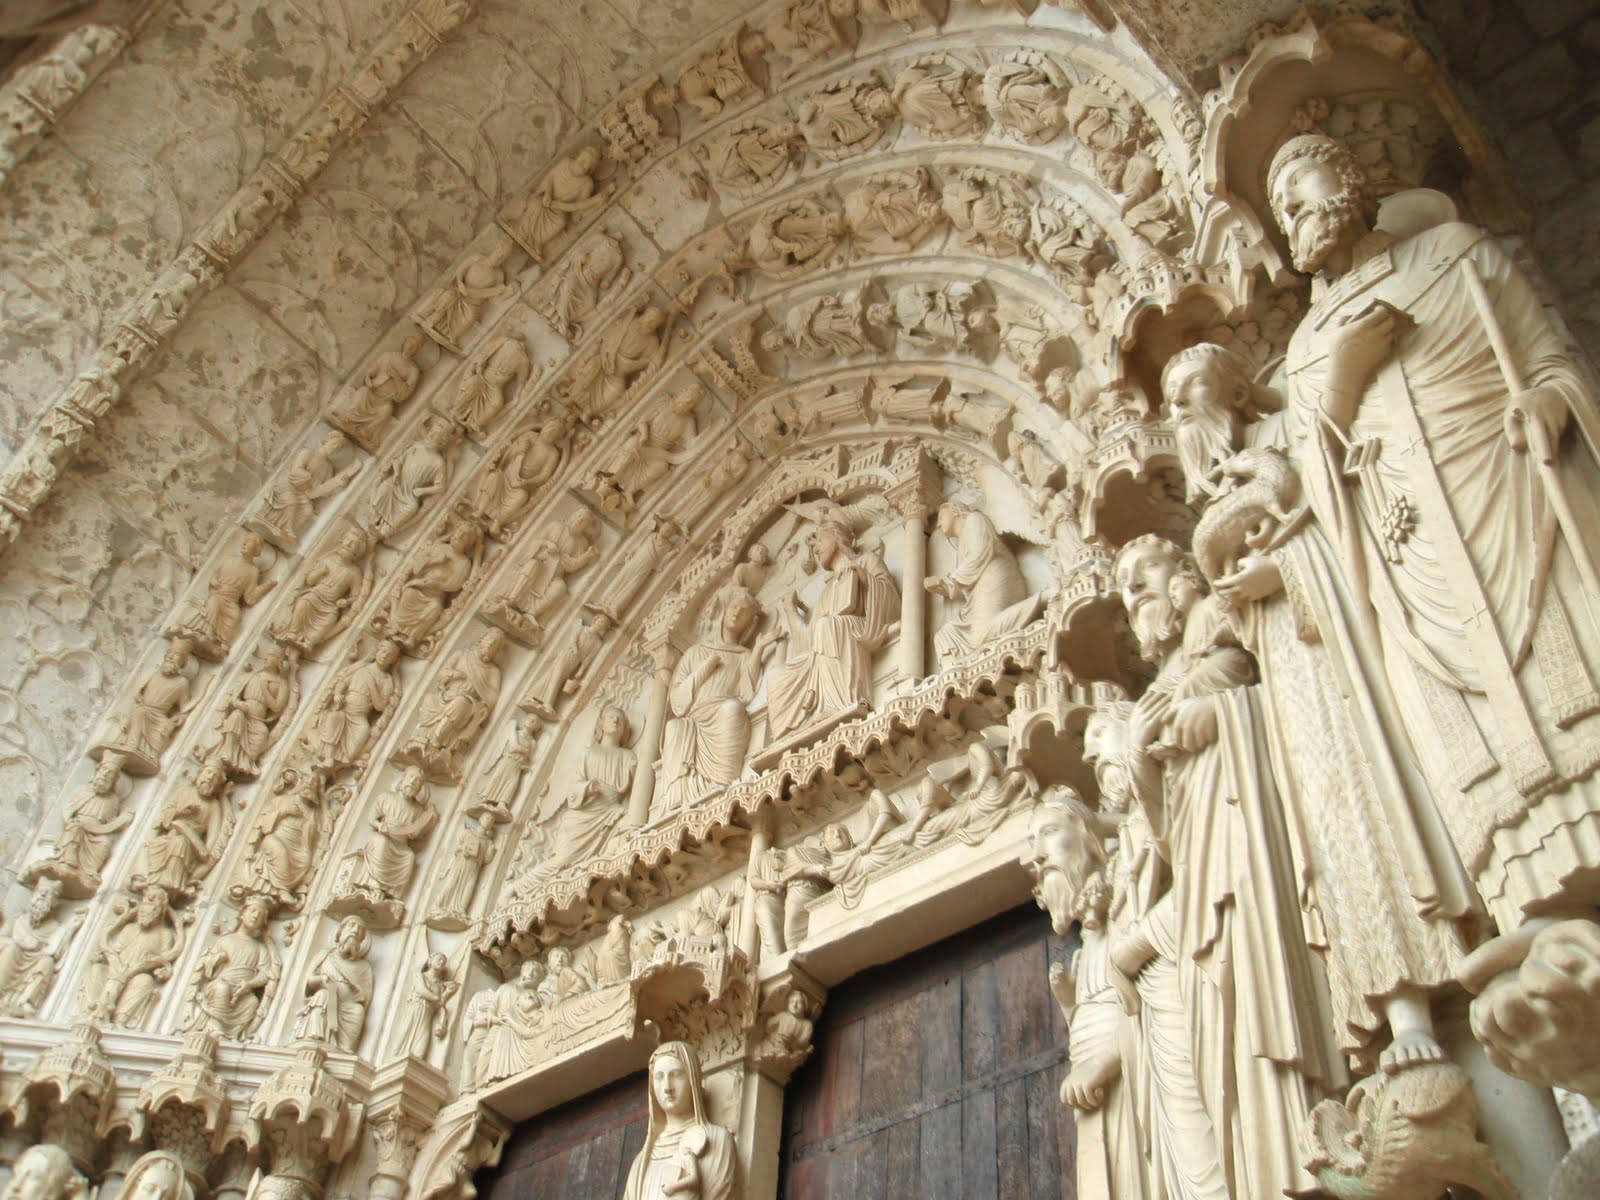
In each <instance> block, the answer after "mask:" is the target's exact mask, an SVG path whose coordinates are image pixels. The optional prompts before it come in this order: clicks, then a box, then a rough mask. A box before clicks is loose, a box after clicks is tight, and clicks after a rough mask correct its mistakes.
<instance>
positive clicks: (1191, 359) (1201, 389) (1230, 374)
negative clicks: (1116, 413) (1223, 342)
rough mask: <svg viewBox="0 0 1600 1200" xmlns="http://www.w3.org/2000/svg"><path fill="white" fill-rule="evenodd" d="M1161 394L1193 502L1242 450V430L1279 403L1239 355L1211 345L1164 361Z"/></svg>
mask: <svg viewBox="0 0 1600 1200" xmlns="http://www.w3.org/2000/svg"><path fill="white" fill-rule="evenodd" d="M1161 395H1162V398H1163V400H1164V401H1165V402H1166V406H1167V415H1168V419H1169V420H1170V421H1171V422H1172V426H1173V429H1174V431H1175V432H1176V433H1177V436H1178V457H1179V459H1180V460H1181V461H1182V463H1183V471H1184V475H1185V476H1186V478H1187V480H1188V495H1189V499H1190V501H1191V502H1192V501H1194V500H1196V499H1198V498H1199V497H1201V496H1204V495H1208V494H1210V493H1211V492H1212V491H1213V490H1214V486H1215V485H1213V484H1212V483H1210V482H1209V478H1210V476H1211V473H1212V472H1213V471H1215V470H1216V468H1217V467H1218V465H1219V464H1221V463H1223V462H1225V461H1226V460H1227V459H1228V458H1230V457H1232V455H1233V454H1234V452H1235V451H1237V450H1238V449H1239V448H1240V447H1241V446H1242V445H1243V439H1244V427H1245V426H1246V425H1247V424H1249V423H1251V422H1253V421H1257V420H1259V419H1260V418H1261V417H1262V416H1263V415H1265V414H1266V413H1268V412H1273V411H1276V410H1277V409H1278V408H1279V407H1280V404H1281V400H1280V398H1279V396H1278V395H1277V393H1275V392H1273V391H1272V390H1271V389H1269V388H1266V387H1263V386H1261V385H1260V384H1258V383H1257V382H1256V381H1255V373H1254V370H1253V369H1252V367H1251V365H1250V363H1249V362H1248V361H1247V360H1246V359H1245V357H1244V356H1243V355H1242V354H1240V353H1239V352H1238V351H1236V350H1232V349H1229V348H1228V347H1227V346H1219V345H1217V344H1216V343H1215V342H1202V343H1201V344H1200V345H1198V346H1190V347H1189V348H1188V349H1187V350H1180V351H1179V352H1178V353H1177V354H1174V355H1173V356H1172V357H1171V358H1170V359H1168V360H1167V365H1166V366H1165V367H1164V368H1163V369H1162V372H1161Z"/></svg>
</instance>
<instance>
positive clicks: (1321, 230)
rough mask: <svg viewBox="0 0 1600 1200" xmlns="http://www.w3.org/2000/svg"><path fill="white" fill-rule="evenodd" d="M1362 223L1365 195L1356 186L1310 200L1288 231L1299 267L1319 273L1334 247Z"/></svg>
mask: <svg viewBox="0 0 1600 1200" xmlns="http://www.w3.org/2000/svg"><path fill="white" fill-rule="evenodd" d="M1361 223H1362V215H1361V197H1360V196H1358V195H1357V194H1356V193H1355V191H1354V190H1351V189H1347V190H1345V191H1342V192H1340V193H1339V194H1338V195H1337V196H1330V197H1329V198H1328V199H1326V200H1318V201H1317V202H1316V203H1314V204H1307V205H1306V206H1305V207H1304V208H1302V209H1301V210H1300V212H1299V214H1298V215H1297V216H1296V217H1295V222H1294V227H1293V228H1292V229H1290V230H1287V231H1286V232H1287V234H1288V237H1289V251H1290V256H1291V257H1292V258H1293V259H1294V268H1295V270H1297V271H1300V272H1302V273H1304V274H1306V275H1314V274H1316V273H1317V271H1318V270H1319V269H1320V268H1321V267H1322V264H1323V263H1324V262H1326V261H1327V259H1328V255H1330V254H1331V253H1333V250H1334V248H1335V247H1336V246H1338V245H1339V243H1340V242H1342V241H1344V240H1345V238H1346V236H1347V235H1348V234H1349V232H1350V230H1351V229H1352V228H1359V227H1360V226H1361Z"/></svg>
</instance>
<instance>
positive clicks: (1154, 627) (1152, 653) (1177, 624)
mask: <svg viewBox="0 0 1600 1200" xmlns="http://www.w3.org/2000/svg"><path fill="white" fill-rule="evenodd" d="M1128 625H1129V627H1130V628H1131V629H1132V630H1133V636H1134V637H1136V638H1138V639H1139V653H1140V654H1142V655H1143V656H1144V659H1145V661H1146V662H1160V661H1161V658H1162V656H1163V655H1164V654H1165V653H1166V650H1167V648H1168V647H1169V646H1171V645H1173V644H1174V643H1175V642H1176V641H1177V640H1178V638H1179V637H1180V636H1181V635H1182V633H1183V616H1182V614H1180V613H1179V612H1178V610H1177V608H1176V607H1174V605H1173V603H1172V601H1170V600H1168V599H1167V598H1166V597H1165V596H1145V597H1144V598H1142V599H1140V600H1138V601H1137V602H1135V604H1134V607H1133V611H1132V612H1130V613H1129V614H1128Z"/></svg>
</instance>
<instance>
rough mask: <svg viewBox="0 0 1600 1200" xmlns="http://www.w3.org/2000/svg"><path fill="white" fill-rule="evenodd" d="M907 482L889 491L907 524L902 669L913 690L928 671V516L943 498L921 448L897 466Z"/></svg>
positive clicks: (933, 469) (935, 466) (902, 590)
mask: <svg viewBox="0 0 1600 1200" xmlns="http://www.w3.org/2000/svg"><path fill="white" fill-rule="evenodd" d="M897 465H898V466H899V467H900V470H901V471H902V472H903V475H904V478H903V479H902V481H901V482H900V483H897V484H895V485H894V486H893V487H892V488H890V489H889V495H888V499H889V503H890V504H892V505H894V507H895V511H896V512H898V513H899V514H900V516H901V518H902V519H903V520H904V522H905V524H904V525H903V526H902V529H903V531H904V533H903V537H904V541H905V550H904V563H905V565H904V567H903V569H902V578H901V581H900V669H901V671H902V673H903V674H904V676H905V680H904V684H905V686H906V687H913V686H915V685H916V683H917V681H918V680H920V679H921V678H922V676H923V674H924V673H925V672H926V670H927V661H926V650H927V642H928V588H927V585H926V584H925V583H924V579H925V578H926V576H927V574H928V516H929V514H931V513H933V512H935V511H937V510H938V507H939V502H940V500H941V499H942V498H943V494H942V492H941V491H940V488H939V466H938V464H937V463H935V462H934V461H933V459H931V458H929V457H928V454H927V451H925V450H923V449H922V448H921V447H920V446H918V447H916V448H915V450H914V451H913V454H912V457H911V458H910V459H909V461H907V462H905V463H904V464H897Z"/></svg>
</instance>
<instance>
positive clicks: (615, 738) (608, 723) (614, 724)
mask: <svg viewBox="0 0 1600 1200" xmlns="http://www.w3.org/2000/svg"><path fill="white" fill-rule="evenodd" d="M628 733H629V725H628V714H627V713H625V712H623V711H622V710H621V709H620V708H618V707H617V706H616V705H615V704H608V705H606V706H605V707H604V708H603V709H601V710H600V718H599V720H597V721H596V722H595V723H594V742H595V745H597V746H621V745H623V744H625V743H626V742H627V740H628Z"/></svg>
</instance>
